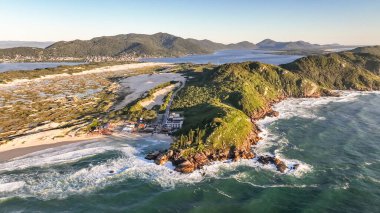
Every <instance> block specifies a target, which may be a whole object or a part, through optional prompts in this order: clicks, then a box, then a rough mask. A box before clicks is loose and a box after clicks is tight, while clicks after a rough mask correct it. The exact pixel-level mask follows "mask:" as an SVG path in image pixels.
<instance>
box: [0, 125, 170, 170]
mask: <svg viewBox="0 0 380 213" xmlns="http://www.w3.org/2000/svg"><path fill="white" fill-rule="evenodd" d="M120 138H122V139H125V140H126V142H127V140H139V139H145V140H146V139H154V140H161V141H167V142H171V141H172V138H171V137H170V136H168V135H165V134H154V135H151V134H149V133H120V132H116V133H114V134H112V135H109V136H104V135H96V136H88V135H87V136H86V137H84V138H83V137H74V138H72V139H71V140H61V141H56V142H53V143H51V142H50V143H48V144H39V145H31V146H24V147H17V148H13V149H8V150H5V151H0V163H3V162H6V161H9V160H12V159H15V158H19V157H23V156H25V155H28V154H32V153H35V152H39V151H43V150H46V149H51V148H57V147H60V146H65V145H69V144H78V143H95V142H98V141H101V140H102V141H103V140H104V141H113V140H117V139H120ZM0 149H1V145H0Z"/></svg>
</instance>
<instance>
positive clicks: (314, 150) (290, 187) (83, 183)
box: [0, 92, 380, 213]
mask: <svg viewBox="0 0 380 213" xmlns="http://www.w3.org/2000/svg"><path fill="white" fill-rule="evenodd" d="M379 105H380V93H366V92H343V93H342V96H341V97H323V98H319V99H315V98H312V99H287V100H285V101H283V102H281V103H279V104H276V105H275V106H274V109H275V110H277V111H279V112H280V116H279V117H278V118H266V119H264V120H261V121H259V123H258V125H259V126H260V128H261V129H262V133H261V136H262V137H263V140H262V141H261V142H259V143H258V144H257V147H255V149H256V150H257V152H258V153H260V154H263V153H267V154H270V155H276V156H278V157H280V158H281V159H283V160H284V161H285V162H286V164H287V165H288V166H291V165H294V164H296V163H297V164H299V165H300V166H299V167H298V168H297V169H296V170H289V171H287V172H286V173H285V174H282V173H279V172H277V171H276V170H275V168H274V166H271V165H266V166H263V165H261V164H259V163H257V161H256V159H253V160H242V161H240V162H230V161H226V162H218V163H214V164H212V165H209V166H206V167H205V168H204V169H203V170H200V171H196V172H194V173H192V174H180V173H177V172H175V171H173V168H172V166H171V165H170V163H168V164H166V165H165V166H158V165H155V164H154V163H153V162H151V161H147V160H145V159H144V154H146V153H147V152H149V151H150V150H154V149H158V148H165V147H168V146H169V144H168V142H164V141H159V140H155V141H154V140H127V139H120V140H118V141H114V142H107V143H106V142H104V143H102V142H99V143H85V144H80V143H79V144H72V145H66V146H62V147H58V148H52V149H48V150H44V151H40V152H38V153H34V154H30V155H28V156H25V157H21V158H18V159H14V160H11V161H8V162H5V163H0V212H144V213H146V212H207V213H209V212H361V213H362V212H380V202H379V201H380V178H379V177H380V157H379V153H380V108H379Z"/></svg>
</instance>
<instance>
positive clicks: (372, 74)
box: [281, 46, 380, 90]
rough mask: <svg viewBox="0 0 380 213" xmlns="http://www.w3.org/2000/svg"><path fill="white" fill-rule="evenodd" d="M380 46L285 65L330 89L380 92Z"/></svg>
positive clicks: (319, 56)
mask: <svg viewBox="0 0 380 213" xmlns="http://www.w3.org/2000/svg"><path fill="white" fill-rule="evenodd" d="M379 52H380V47H379V46H377V47H367V48H357V49H355V50H352V51H347V52H341V53H332V54H326V55H316V56H308V57H304V58H301V59H298V60H296V61H294V62H292V63H289V64H284V65H281V67H283V68H284V69H288V70H290V71H292V72H294V73H298V74H300V75H302V76H305V77H307V78H309V79H311V80H313V81H315V82H316V83H318V84H320V85H322V86H324V87H326V88H330V89H355V90H378V89H380V77H379V75H380V56H379V55H377V54H378V53H379Z"/></svg>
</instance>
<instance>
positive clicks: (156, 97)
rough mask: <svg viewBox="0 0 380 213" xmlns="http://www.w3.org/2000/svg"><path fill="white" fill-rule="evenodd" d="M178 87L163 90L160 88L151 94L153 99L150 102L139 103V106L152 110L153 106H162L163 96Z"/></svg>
mask: <svg viewBox="0 0 380 213" xmlns="http://www.w3.org/2000/svg"><path fill="white" fill-rule="evenodd" d="M176 86H178V84H175V85H173V84H172V85H170V86H167V87H165V88H162V89H160V90H158V91H156V92H155V93H153V98H152V99H150V100H145V101H142V102H140V104H141V106H143V107H144V108H146V109H152V108H153V107H154V106H155V105H162V104H163V103H164V98H165V96H166V95H167V94H168V93H169V92H171V91H173V89H174V88H175V87H176Z"/></svg>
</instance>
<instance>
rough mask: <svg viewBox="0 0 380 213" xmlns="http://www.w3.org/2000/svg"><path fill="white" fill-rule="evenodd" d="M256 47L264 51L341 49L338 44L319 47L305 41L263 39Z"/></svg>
mask: <svg viewBox="0 0 380 213" xmlns="http://www.w3.org/2000/svg"><path fill="white" fill-rule="evenodd" d="M256 45H257V47H258V48H260V49H266V50H313V49H328V48H338V47H343V46H341V45H339V44H326V45H319V44H311V43H309V42H305V41H289V42H278V41H274V40H271V39H265V40H263V41H261V42H259V43H258V44H256Z"/></svg>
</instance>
